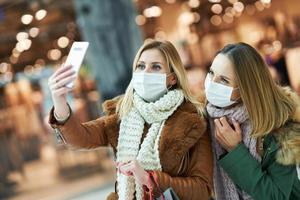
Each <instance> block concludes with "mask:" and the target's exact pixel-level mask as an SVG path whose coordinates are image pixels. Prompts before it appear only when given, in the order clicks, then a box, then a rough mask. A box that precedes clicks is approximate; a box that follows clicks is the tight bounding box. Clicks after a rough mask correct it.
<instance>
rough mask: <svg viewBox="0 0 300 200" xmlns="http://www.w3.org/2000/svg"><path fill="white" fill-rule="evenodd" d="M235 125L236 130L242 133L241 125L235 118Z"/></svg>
mask: <svg viewBox="0 0 300 200" xmlns="http://www.w3.org/2000/svg"><path fill="white" fill-rule="evenodd" d="M233 126H234V129H235V132H237V133H238V134H241V133H242V130H241V126H240V124H239V123H238V122H237V121H235V120H233Z"/></svg>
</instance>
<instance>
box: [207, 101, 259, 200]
mask: <svg viewBox="0 0 300 200" xmlns="http://www.w3.org/2000/svg"><path fill="white" fill-rule="evenodd" d="M206 110H207V113H208V115H209V123H210V127H211V133H212V134H211V136H212V145H213V151H214V189H215V195H216V199H217V200H248V199H249V200H250V199H251V197H250V196H249V195H248V194H247V193H245V192H244V191H241V190H239V189H238V188H237V187H236V185H235V184H234V183H233V182H232V180H231V179H230V178H229V176H228V175H227V173H226V172H225V171H224V170H223V169H222V168H221V167H220V166H219V165H217V161H218V160H219V158H220V156H221V155H222V154H224V153H226V151H225V150H224V149H223V148H222V147H221V146H220V144H219V143H218V142H217V141H216V139H215V137H214V135H215V134H214V133H215V124H214V119H215V118H220V117H226V118H227V120H228V121H229V123H230V124H233V122H232V121H233V120H235V121H237V122H239V123H240V125H241V130H242V134H243V136H242V137H243V143H244V144H245V145H246V147H247V148H248V149H249V152H250V154H251V155H252V156H253V157H254V158H255V159H256V160H257V161H259V162H261V157H260V155H259V154H258V153H257V150H256V143H257V140H256V139H255V138H252V137H250V133H251V124H250V120H249V116H248V112H247V110H246V107H245V106H243V105H241V104H239V105H236V106H234V107H232V108H228V109H224V108H217V107H215V106H213V105H212V104H210V103H208V104H207V106H206Z"/></svg>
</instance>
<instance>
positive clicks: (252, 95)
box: [219, 43, 296, 137]
mask: <svg viewBox="0 0 300 200" xmlns="http://www.w3.org/2000/svg"><path fill="white" fill-rule="evenodd" d="M219 53H221V54H224V55H226V56H228V58H229V59H230V60H231V62H232V63H233V66H234V71H235V75H236V76H235V77H236V81H237V84H238V87H239V91H240V95H241V99H242V101H243V104H244V105H245V106H246V108H247V111H248V113H249V118H250V121H251V124H252V134H251V135H252V136H253V137H261V136H264V135H267V134H269V133H270V132H271V131H273V130H275V129H278V128H280V127H282V126H283V125H284V124H285V123H286V122H287V121H288V120H289V119H291V117H292V116H293V114H294V113H295V110H296V102H295V101H294V100H293V99H292V98H291V97H289V96H288V95H287V94H286V92H285V91H284V90H283V88H282V87H280V86H278V85H277V84H276V83H275V82H274V81H273V79H272V77H271V74H270V72H269V70H268V67H267V65H266V64H265V62H264V60H263V58H262V57H261V55H260V54H259V53H258V52H257V51H256V50H255V49H254V48H253V47H251V46H250V45H248V44H245V43H237V44H229V45H227V46H225V47H224V48H223V49H222V50H220V51H219Z"/></svg>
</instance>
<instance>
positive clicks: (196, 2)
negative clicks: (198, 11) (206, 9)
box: [188, 0, 200, 8]
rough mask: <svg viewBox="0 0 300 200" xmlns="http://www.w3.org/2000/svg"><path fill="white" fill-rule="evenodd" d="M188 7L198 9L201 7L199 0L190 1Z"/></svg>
mask: <svg viewBox="0 0 300 200" xmlns="http://www.w3.org/2000/svg"><path fill="white" fill-rule="evenodd" d="M188 5H189V6H190V7H191V8H198V7H199V6H200V1H199V0H189V2H188Z"/></svg>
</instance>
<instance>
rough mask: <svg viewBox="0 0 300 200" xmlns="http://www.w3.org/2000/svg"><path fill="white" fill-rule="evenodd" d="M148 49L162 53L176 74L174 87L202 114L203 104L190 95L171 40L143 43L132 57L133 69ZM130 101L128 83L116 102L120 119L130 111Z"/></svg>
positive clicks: (130, 93)
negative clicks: (123, 93) (122, 94)
mask: <svg viewBox="0 0 300 200" xmlns="http://www.w3.org/2000/svg"><path fill="white" fill-rule="evenodd" d="M148 49H157V50H159V51H160V52H161V53H162V55H163V56H164V58H165V59H166V61H167V65H168V67H169V69H170V71H171V72H174V73H175V75H176V78H177V84H176V86H175V87H176V88H178V89H181V90H182V92H183V94H184V97H185V99H186V100H187V101H189V102H191V103H192V104H193V105H194V106H195V107H196V109H197V111H198V113H199V114H200V115H201V116H203V115H204V113H205V111H204V105H202V104H200V103H199V102H198V101H197V100H196V98H195V97H193V96H192V94H191V91H190V90H189V87H188V81H187V75H186V71H185V69H184V67H183V64H182V62H181V59H180V56H179V54H178V52H177V50H176V48H175V47H174V46H173V44H172V43H171V42H169V41H157V40H151V41H149V42H147V43H144V44H143V45H142V47H141V48H140V49H139V50H138V52H137V54H136V56H135V58H134V61H133V67H132V68H133V71H134V70H135V68H136V66H137V62H138V61H139V59H140V56H141V54H142V53H143V52H144V51H146V50H148ZM132 102H133V87H132V85H131V83H130V84H129V85H128V87H127V89H126V92H125V95H124V97H123V98H121V99H120V100H119V102H118V104H117V108H116V109H117V113H118V115H119V117H120V119H121V118H122V117H123V116H125V115H126V114H127V113H128V112H129V111H130V109H131V108H132V105H133V103H132Z"/></svg>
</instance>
